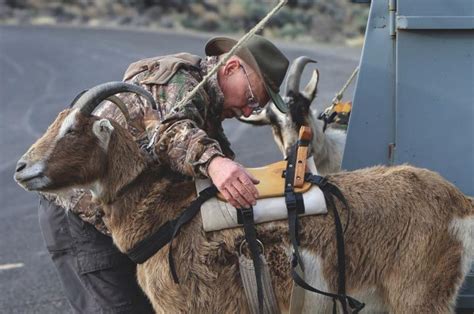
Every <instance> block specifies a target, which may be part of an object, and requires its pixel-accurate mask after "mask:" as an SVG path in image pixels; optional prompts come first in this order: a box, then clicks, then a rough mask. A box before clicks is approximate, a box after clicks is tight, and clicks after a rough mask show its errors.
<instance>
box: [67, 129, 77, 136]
mask: <svg viewBox="0 0 474 314" xmlns="http://www.w3.org/2000/svg"><path fill="white" fill-rule="evenodd" d="M74 133H76V131H75V130H73V129H69V130H67V131H66V134H68V135H72V134H74Z"/></svg>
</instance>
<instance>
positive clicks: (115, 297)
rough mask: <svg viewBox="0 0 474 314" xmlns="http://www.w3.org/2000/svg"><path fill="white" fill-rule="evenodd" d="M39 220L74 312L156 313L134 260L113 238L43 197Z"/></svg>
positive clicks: (41, 198)
mask: <svg viewBox="0 0 474 314" xmlns="http://www.w3.org/2000/svg"><path fill="white" fill-rule="evenodd" d="M39 221H40V226H41V230H42V232H43V236H44V240H45V242H46V246H47V248H48V251H49V253H50V254H51V258H52V260H53V262H54V264H55V266H56V269H57V271H58V274H59V277H60V279H61V282H62V285H63V287H64V293H65V295H66V297H67V299H68V300H69V303H70V304H71V307H72V308H73V310H74V312H76V313H153V309H152V307H151V305H150V303H149V301H148V299H147V298H146V296H145V295H144V294H143V292H142V290H141V289H140V287H139V286H138V283H137V280H136V265H135V264H134V263H133V262H132V261H131V260H130V259H129V258H128V257H127V256H126V255H124V254H122V253H121V252H119V251H118V249H117V248H116V247H115V246H114V245H113V243H112V239H111V238H110V237H108V236H105V235H103V234H102V233H100V232H99V231H97V230H96V229H95V228H94V227H93V226H92V225H91V224H89V223H86V222H84V221H82V220H81V219H80V218H79V217H78V216H77V215H76V214H74V213H71V212H69V211H65V210H64V209H63V208H61V207H59V206H56V205H54V204H52V203H50V202H49V201H47V200H46V199H44V198H43V197H40V204H39Z"/></svg>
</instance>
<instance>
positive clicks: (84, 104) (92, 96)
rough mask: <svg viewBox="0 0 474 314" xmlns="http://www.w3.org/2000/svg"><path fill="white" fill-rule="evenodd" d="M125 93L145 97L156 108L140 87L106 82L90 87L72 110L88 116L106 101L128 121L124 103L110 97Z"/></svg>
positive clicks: (145, 91) (151, 97) (149, 94)
mask: <svg viewBox="0 0 474 314" xmlns="http://www.w3.org/2000/svg"><path fill="white" fill-rule="evenodd" d="M127 92H130V93H135V94H138V95H140V96H143V97H145V99H146V100H148V101H149V102H150V104H151V105H152V107H153V108H154V109H156V108H157V106H156V103H155V100H154V99H153V96H152V95H151V93H150V92H148V91H147V90H145V89H143V88H142V87H140V86H137V85H134V84H130V83H125V82H108V83H103V84H100V85H97V86H94V87H92V88H91V89H89V90H88V91H87V92H85V93H84V94H82V95H81V96H80V97H79V99H77V101H76V103H75V104H74V108H79V110H80V111H81V113H83V114H85V115H90V114H92V112H93V111H94V109H95V108H97V106H98V105H99V104H100V103H101V102H102V101H104V100H106V99H108V100H110V101H112V102H113V103H114V104H116V105H117V107H119V109H120V110H121V111H122V112H123V114H124V115H125V117H126V118H127V120H128V117H129V115H128V110H127V108H126V107H125V106H124V103H123V102H122V101H117V99H118V98H117V97H111V96H114V95H115V94H118V93H127Z"/></svg>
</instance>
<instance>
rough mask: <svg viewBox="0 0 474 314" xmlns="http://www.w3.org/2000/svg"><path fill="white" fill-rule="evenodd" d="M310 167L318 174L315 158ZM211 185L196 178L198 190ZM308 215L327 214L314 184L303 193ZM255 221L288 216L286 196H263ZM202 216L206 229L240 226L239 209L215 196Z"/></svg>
mask: <svg viewBox="0 0 474 314" xmlns="http://www.w3.org/2000/svg"><path fill="white" fill-rule="evenodd" d="M307 164H308V168H309V169H310V171H311V172H312V173H313V174H316V173H317V172H316V167H315V165H314V160H313V158H309V159H308V161H307ZM210 185H211V180H209V179H205V180H196V190H197V192H200V191H202V190H204V189H205V188H207V187H208V186H210ZM303 199H304V206H305V213H304V214H303V215H301V216H306V215H317V214H326V213H327V208H326V202H325V200H324V195H323V192H322V191H321V190H320V189H319V188H318V187H317V186H316V185H313V186H312V187H311V189H310V190H309V191H307V192H306V193H304V194H303ZM253 210H254V220H255V223H257V224H258V223H262V222H268V221H274V220H282V219H286V218H288V214H287V209H286V203H285V198H284V197H272V198H263V199H259V200H257V205H255V206H254V207H253ZM201 218H202V222H203V226H204V230H205V231H216V230H221V229H227V228H233V227H237V226H239V223H238V222H237V209H235V207H233V206H232V205H230V204H229V203H227V202H222V201H220V200H219V199H218V198H217V197H213V198H211V199H210V200H208V201H207V202H205V203H204V204H203V205H202V206H201Z"/></svg>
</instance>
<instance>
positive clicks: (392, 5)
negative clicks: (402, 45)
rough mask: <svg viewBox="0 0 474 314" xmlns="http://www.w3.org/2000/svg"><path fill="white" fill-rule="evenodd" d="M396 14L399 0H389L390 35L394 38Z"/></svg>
mask: <svg viewBox="0 0 474 314" xmlns="http://www.w3.org/2000/svg"><path fill="white" fill-rule="evenodd" d="M396 14H397V0H388V20H389V21H388V25H389V31H390V37H392V38H394V37H395V35H396Z"/></svg>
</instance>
